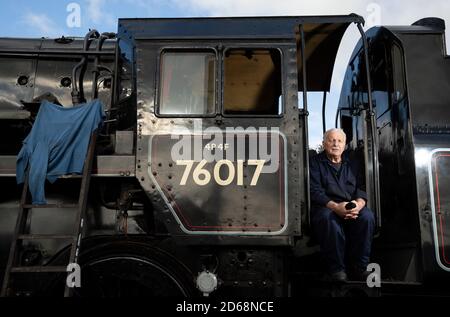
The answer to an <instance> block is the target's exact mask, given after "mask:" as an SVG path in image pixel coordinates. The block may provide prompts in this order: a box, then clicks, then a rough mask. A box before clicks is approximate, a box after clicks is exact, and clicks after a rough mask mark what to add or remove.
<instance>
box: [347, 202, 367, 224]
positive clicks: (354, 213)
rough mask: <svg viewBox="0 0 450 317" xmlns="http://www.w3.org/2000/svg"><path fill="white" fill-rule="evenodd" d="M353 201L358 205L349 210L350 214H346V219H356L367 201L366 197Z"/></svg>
mask: <svg viewBox="0 0 450 317" xmlns="http://www.w3.org/2000/svg"><path fill="white" fill-rule="evenodd" d="M351 202H352V203H354V204H355V205H356V207H355V208H353V209H350V210H348V214H347V215H346V216H345V218H344V219H356V218H358V215H359V212H360V211H361V209H363V208H364V206H365V205H366V202H365V201H364V199H361V198H358V199H356V200H352V201H351Z"/></svg>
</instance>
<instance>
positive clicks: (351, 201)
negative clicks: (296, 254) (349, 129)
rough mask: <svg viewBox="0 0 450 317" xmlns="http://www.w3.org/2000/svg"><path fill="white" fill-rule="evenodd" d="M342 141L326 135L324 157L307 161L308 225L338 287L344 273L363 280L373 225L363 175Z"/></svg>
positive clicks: (341, 136)
mask: <svg viewBox="0 0 450 317" xmlns="http://www.w3.org/2000/svg"><path fill="white" fill-rule="evenodd" d="M345 139H346V135H345V133H344V131H343V130H341V129H331V130H328V131H327V132H325V135H324V137H323V148H324V151H323V152H322V153H320V154H318V155H317V156H316V157H314V158H312V159H311V161H310V176H311V180H310V185H311V186H310V189H311V225H312V229H313V233H314V234H315V236H316V237H317V239H318V240H319V243H320V248H321V251H322V254H323V255H324V257H325V261H326V264H327V266H328V270H329V273H330V275H331V279H332V280H334V281H339V282H341V281H345V280H347V273H348V274H349V277H350V278H351V279H354V280H365V278H366V276H367V274H368V273H369V272H367V271H366V268H367V265H368V264H369V256H370V251H371V244H372V236H373V231H374V224H375V221H374V216H373V213H372V211H371V210H370V209H369V208H367V207H366V202H367V195H366V193H365V191H364V172H363V170H362V169H361V166H360V164H359V162H358V161H357V160H354V159H350V158H349V157H348V155H346V154H345V153H344V149H345ZM343 153H344V154H343Z"/></svg>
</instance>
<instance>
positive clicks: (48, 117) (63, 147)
mask: <svg viewBox="0 0 450 317" xmlns="http://www.w3.org/2000/svg"><path fill="white" fill-rule="evenodd" d="M104 118H105V114H104V111H103V107H102V103H101V102H100V101H99V100H93V101H91V102H88V103H85V104H80V105H77V106H74V107H72V108H64V107H61V106H58V105H55V104H52V103H50V102H48V101H43V102H42V104H41V106H40V108H39V112H38V114H37V116H36V120H35V122H34V124H33V128H32V129H31V132H30V134H29V135H28V136H27V137H26V138H25V140H24V141H23V146H22V149H21V150H20V152H19V155H18V156H17V164H16V178H17V183H18V184H20V183H23V182H24V180H25V171H26V169H27V167H28V166H29V176H28V180H29V188H30V192H31V197H32V200H33V204H46V200H45V192H44V185H45V179H47V180H48V181H50V182H51V183H53V182H55V181H56V179H57V178H58V177H59V176H61V175H65V174H71V173H77V174H81V173H82V171H83V165H84V160H85V158H86V153H87V149H88V146H89V141H90V138H91V135H92V132H93V131H95V130H96V129H97V128H99V127H100V126H101V124H102V122H103V119H104Z"/></svg>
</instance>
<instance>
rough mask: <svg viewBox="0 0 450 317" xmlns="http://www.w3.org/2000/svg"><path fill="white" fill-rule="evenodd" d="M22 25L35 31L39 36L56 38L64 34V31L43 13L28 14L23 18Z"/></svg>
mask: <svg viewBox="0 0 450 317" xmlns="http://www.w3.org/2000/svg"><path fill="white" fill-rule="evenodd" d="M23 23H25V24H26V25H28V26H29V27H31V29H32V30H37V32H38V33H39V36H46V37H58V36H61V35H62V34H64V30H63V29H61V28H59V27H58V26H57V25H56V23H55V22H54V21H53V20H52V19H50V18H49V17H48V16H47V15H46V14H44V13H36V12H28V13H26V14H25V16H24V17H23Z"/></svg>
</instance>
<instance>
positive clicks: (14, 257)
mask: <svg viewBox="0 0 450 317" xmlns="http://www.w3.org/2000/svg"><path fill="white" fill-rule="evenodd" d="M96 139H97V133H96V132H94V133H93V134H92V135H91V139H90V142H89V147H88V151H87V154H86V158H85V161H84V166H83V174H82V176H81V186H80V194H79V198H78V203H77V204H45V205H33V204H30V203H27V199H28V196H29V195H28V193H29V190H28V172H27V175H26V177H25V182H24V186H23V190H22V197H21V200H20V207H21V208H20V210H19V214H18V215H17V221H16V227H15V231H14V235H13V240H12V243H11V248H10V251H9V258H8V263H7V266H6V270H5V276H4V279H3V286H2V290H1V297H6V296H10V295H11V291H12V289H11V288H10V282H11V275H12V274H14V273H22V274H25V273H61V272H67V266H47V265H44V266H21V265H20V250H21V247H22V243H23V241H25V240H39V239H45V240H52V239H53V240H61V239H62V240H67V241H70V258H69V263H67V265H69V264H72V263H77V261H78V255H79V250H80V243H81V238H82V229H83V224H84V217H85V214H86V207H87V197H88V192H89V184H90V180H91V171H92V162H93V160H94V150H95V143H96ZM78 177H80V176H78ZM69 178H71V177H70V176H69ZM39 208H59V209H64V208H71V209H73V208H77V212H76V220H75V224H74V228H73V233H72V234H67V235H60V234H58V235H56V234H27V233H26V232H25V231H26V227H27V222H28V219H29V216H30V211H31V209H39ZM35 212H36V211H35ZM69 273H71V272H69ZM72 295H73V288H71V287H68V286H67V283H66V286H65V290H64V297H70V296H72Z"/></svg>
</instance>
